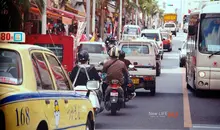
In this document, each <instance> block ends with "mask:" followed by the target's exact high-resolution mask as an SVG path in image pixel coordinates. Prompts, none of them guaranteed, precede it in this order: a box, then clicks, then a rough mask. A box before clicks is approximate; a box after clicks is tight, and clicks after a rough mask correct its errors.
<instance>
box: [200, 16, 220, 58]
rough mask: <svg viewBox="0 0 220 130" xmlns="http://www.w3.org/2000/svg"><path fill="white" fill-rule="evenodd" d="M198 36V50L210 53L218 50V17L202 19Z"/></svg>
mask: <svg viewBox="0 0 220 130" xmlns="http://www.w3.org/2000/svg"><path fill="white" fill-rule="evenodd" d="M199 38H200V40H199V42H200V44H199V51H200V52H202V53H208V54H210V53H214V52H217V51H220V17H216V18H213V17H212V18H205V19H203V20H202V21H201V29H200V37H199Z"/></svg>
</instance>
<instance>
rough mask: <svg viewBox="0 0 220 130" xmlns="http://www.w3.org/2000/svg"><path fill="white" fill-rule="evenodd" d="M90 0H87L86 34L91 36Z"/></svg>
mask: <svg viewBox="0 0 220 130" xmlns="http://www.w3.org/2000/svg"><path fill="white" fill-rule="evenodd" d="M89 21H90V0H86V36H87V37H89V29H90V22H89Z"/></svg>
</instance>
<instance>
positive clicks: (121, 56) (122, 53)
mask: <svg viewBox="0 0 220 130" xmlns="http://www.w3.org/2000/svg"><path fill="white" fill-rule="evenodd" d="M119 60H121V61H123V62H124V63H125V65H126V67H127V68H128V67H129V65H131V62H130V60H128V59H125V52H124V51H122V50H121V51H120V53H119Z"/></svg>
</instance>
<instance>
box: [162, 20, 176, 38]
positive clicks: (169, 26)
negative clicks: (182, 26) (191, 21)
mask: <svg viewBox="0 0 220 130" xmlns="http://www.w3.org/2000/svg"><path fill="white" fill-rule="evenodd" d="M164 30H166V31H171V32H172V34H173V35H175V36H176V32H177V27H176V24H175V23H165V24H164Z"/></svg>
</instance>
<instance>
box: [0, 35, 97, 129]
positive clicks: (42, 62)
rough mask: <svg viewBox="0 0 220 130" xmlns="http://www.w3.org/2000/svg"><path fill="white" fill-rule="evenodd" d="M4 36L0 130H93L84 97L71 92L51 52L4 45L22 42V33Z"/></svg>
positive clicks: (0, 55) (0, 50) (1, 45)
mask: <svg viewBox="0 0 220 130" xmlns="http://www.w3.org/2000/svg"><path fill="white" fill-rule="evenodd" d="M4 33H5V34H4V35H3V33H0V36H1V38H0V130H52V129H53V130H61V129H62V130H64V129H72V130H94V129H95V128H94V123H95V118H94V111H93V107H92V104H91V102H90V101H89V99H88V98H87V97H88V95H87V96H82V95H79V94H76V92H75V91H73V88H72V84H71V81H70V80H69V77H68V76H67V74H66V72H65V71H64V69H63V67H62V65H61V63H60V62H59V61H58V59H57V57H56V56H55V55H54V53H53V52H52V51H50V50H48V49H46V48H43V47H39V46H34V45H22V44H14V43H4V42H24V39H25V34H24V33H20V32H16V33H11V32H4ZM7 35H10V37H9V36H7ZM2 36H7V38H6V37H5V38H2ZM87 84H88V83H87ZM90 84H91V83H90ZM88 89H90V88H89V87H88ZM93 89H94V88H92V87H91V90H93Z"/></svg>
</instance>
